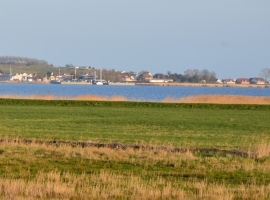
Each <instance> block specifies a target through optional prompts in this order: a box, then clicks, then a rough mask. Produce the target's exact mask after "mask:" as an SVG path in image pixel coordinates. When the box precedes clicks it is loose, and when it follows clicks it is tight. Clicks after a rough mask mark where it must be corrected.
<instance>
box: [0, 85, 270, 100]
mask: <svg viewBox="0 0 270 200" xmlns="http://www.w3.org/2000/svg"><path fill="white" fill-rule="evenodd" d="M35 94H39V95H46V94H53V95H60V96H79V95H99V96H125V97H126V98H128V99H137V100H146V101H147V100H153V101H161V100H163V99H165V98H166V97H173V98H180V97H184V96H194V95H201V94H205V95H208V94H223V95H224V94H229V95H246V96H270V88H264V89H262V88H235V87H185V86H183V87H181V86H110V85H108V86H98V85H64V84H63V85H62V84H59V85H58V84H14V83H12V84H10V83H0V95H35Z"/></svg>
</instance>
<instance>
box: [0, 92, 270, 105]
mask: <svg viewBox="0 0 270 200" xmlns="http://www.w3.org/2000/svg"><path fill="white" fill-rule="evenodd" d="M0 98H8V99H41V100H84V101H142V100H140V99H128V98H127V97H125V96H99V95H80V96H75V97H73V96H60V95H52V94H46V95H8V94H7V95H0ZM149 101H150V102H155V101H154V100H149ZM162 102H164V103H216V104H270V97H268V96H241V95H196V96H187V97H181V98H175V97H171V96H168V97H166V98H165V99H164V100H162Z"/></svg>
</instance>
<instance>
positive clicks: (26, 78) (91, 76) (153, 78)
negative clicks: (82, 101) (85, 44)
mask: <svg viewBox="0 0 270 200" xmlns="http://www.w3.org/2000/svg"><path fill="white" fill-rule="evenodd" d="M0 64H1V65H3V66H10V69H9V71H7V70H6V71H3V70H1V68H0V81H2V82H3V81H4V82H18V83H22V82H28V83H34V82H38V83H50V82H89V83H94V82H97V81H103V82H125V83H218V84H259V85H263V84H269V82H268V79H269V78H270V68H265V69H262V70H261V73H260V75H261V77H256V76H255V77H239V78H237V79H232V78H226V79H218V78H217V77H216V73H215V72H210V71H208V70H207V69H204V70H201V71H200V70H198V69H188V70H185V71H184V73H183V74H178V73H172V72H170V71H168V72H167V73H166V74H163V73H156V74H154V75H153V74H152V73H151V72H149V71H141V72H126V71H117V70H114V69H112V70H108V69H101V68H100V69H95V68H93V67H90V66H73V65H71V64H70V65H66V66H65V67H52V66H53V65H49V64H48V63H47V62H46V61H44V60H37V59H30V58H21V57H8V56H2V57H0ZM11 65H13V66H14V65H15V66H19V67H20V69H24V68H23V67H25V66H31V65H32V66H43V67H44V68H45V70H46V69H47V68H46V66H50V68H49V67H48V69H50V71H48V72H47V73H29V72H28V73H27V72H16V69H18V67H14V69H12V67H11ZM61 71H64V72H61ZM65 71H68V72H65Z"/></svg>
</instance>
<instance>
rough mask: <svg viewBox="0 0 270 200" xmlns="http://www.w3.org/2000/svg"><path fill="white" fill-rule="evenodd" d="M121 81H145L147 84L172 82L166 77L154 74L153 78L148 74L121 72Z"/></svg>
mask: <svg viewBox="0 0 270 200" xmlns="http://www.w3.org/2000/svg"><path fill="white" fill-rule="evenodd" d="M121 81H124V82H129V81H145V82H149V83H168V82H173V79H171V78H169V77H168V76H167V75H163V74H155V75H154V76H153V75H152V74H151V73H150V72H144V73H140V74H139V73H133V74H130V73H126V72H121Z"/></svg>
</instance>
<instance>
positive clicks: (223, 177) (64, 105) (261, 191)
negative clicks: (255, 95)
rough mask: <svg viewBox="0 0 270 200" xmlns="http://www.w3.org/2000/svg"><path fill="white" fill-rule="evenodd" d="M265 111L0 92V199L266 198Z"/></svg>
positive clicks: (269, 184) (268, 127)
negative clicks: (23, 96) (41, 97)
mask: <svg viewBox="0 0 270 200" xmlns="http://www.w3.org/2000/svg"><path fill="white" fill-rule="evenodd" d="M269 112H270V106H269V105H258V104H199V103H196V104H195V103H193V104H192V103H156V102H126V101H119V102H117V101H83V100H80V101H74V100H53V101H48V100H20V99H0V119H1V124H0V130H1V132H0V135H1V138H2V139H1V141H0V142H1V143H0V144H1V146H0V162H1V163H0V197H1V198H6V199H15V198H16V199H53V198H55V199H59V198H60V199H78V198H81V199H268V198H270V192H269V191H270V190H269V189H270V172H269V170H270V169H269V168H270V167H269V166H270V165H269V164H270V156H269V152H270V143H269V141H270V138H269V136H270V123H269V121H270V115H269ZM25 139H27V140H25ZM25 141H31V142H25ZM41 141H43V142H41ZM46 141H47V142H46ZM58 141H64V142H62V143H61V142H58ZM79 141H80V142H88V143H94V144H118V145H119V146H120V147H121V145H123V146H124V145H125V146H126V147H134V146H136V147H141V148H117V147H115V148H110V147H107V146H106V145H96V146H81V145H74V144H77V143H76V142H79ZM142 147H152V148H142ZM157 147H159V148H157ZM176 148H184V149H185V151H172V149H176ZM223 150H226V151H223ZM230 152H244V153H243V154H239V153H238V154H232V153H230Z"/></svg>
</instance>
